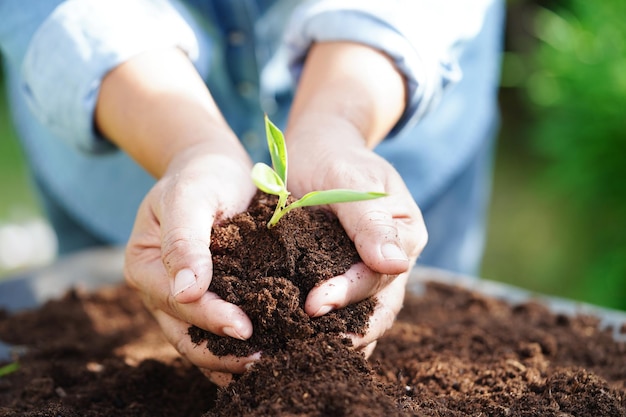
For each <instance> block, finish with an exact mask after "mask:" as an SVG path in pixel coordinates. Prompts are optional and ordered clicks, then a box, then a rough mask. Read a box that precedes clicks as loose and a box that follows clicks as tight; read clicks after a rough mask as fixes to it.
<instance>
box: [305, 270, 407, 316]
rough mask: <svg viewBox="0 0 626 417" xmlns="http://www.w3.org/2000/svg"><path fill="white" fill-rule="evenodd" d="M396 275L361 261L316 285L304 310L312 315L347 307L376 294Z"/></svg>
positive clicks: (320, 314) (321, 314) (308, 297)
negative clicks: (370, 266) (379, 270)
mask: <svg viewBox="0 0 626 417" xmlns="http://www.w3.org/2000/svg"><path fill="white" fill-rule="evenodd" d="M395 277H396V275H386V274H379V273H377V272H374V271H372V270H371V269H370V268H369V267H368V266H366V265H365V264H364V263H362V262H359V263H357V264H355V265H353V266H352V267H351V268H350V269H349V270H348V271H346V273H344V274H342V275H338V276H336V277H333V278H331V279H329V280H327V281H324V282H323V283H321V284H320V285H318V286H316V287H314V288H313V289H312V290H311V291H310V292H309V294H308V296H307V299H306V302H305V303H304V311H306V313H307V314H309V315H310V316H312V317H319V316H323V315H324V314H326V313H328V312H329V311H332V310H336V309H339V308H343V307H346V306H347V305H349V304H352V303H355V302H357V301H361V300H364V299H366V298H367V297H370V296H372V295H374V294H376V293H377V292H379V291H380V290H381V289H382V288H384V287H385V286H386V285H387V284H389V283H390V282H391V281H392V280H393V279H394V278H395Z"/></svg>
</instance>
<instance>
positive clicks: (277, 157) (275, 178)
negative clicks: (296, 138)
mask: <svg viewBox="0 0 626 417" xmlns="http://www.w3.org/2000/svg"><path fill="white" fill-rule="evenodd" d="M265 134H266V136H267V146H268V148H269V151H270V156H271V159H272V167H273V168H270V167H269V166H268V165H267V164H264V163H263V162H258V163H257V164H255V165H254V167H253V168H252V181H253V182H254V184H255V185H256V186H257V188H258V189H259V190H261V191H263V192H265V193H267V194H273V195H277V196H278V204H276V209H275V211H274V214H273V215H272V218H271V219H270V220H269V222H268V223H267V227H268V228H272V227H274V226H275V225H276V224H277V223H278V221H279V220H280V219H281V217H283V216H284V215H285V214H287V213H289V212H290V211H291V210H293V209H295V208H298V207H306V206H318V205H323V204H335V203H347V202H352V201H362V200H372V199H374V198H380V197H384V196H386V195H387V194H385V193H377V192H363V191H356V190H347V189H334V190H324V191H312V192H310V193H308V194H305V195H304V196H303V197H302V198H301V199H299V200H296V201H294V202H292V203H291V204H289V205H287V198H288V197H289V195H290V194H291V193H290V192H289V191H288V190H287V147H286V145H285V137H284V136H283V133H282V132H281V131H280V129H278V128H277V127H276V126H275V125H274V123H272V122H271V121H270V119H269V118H268V117H267V115H265Z"/></svg>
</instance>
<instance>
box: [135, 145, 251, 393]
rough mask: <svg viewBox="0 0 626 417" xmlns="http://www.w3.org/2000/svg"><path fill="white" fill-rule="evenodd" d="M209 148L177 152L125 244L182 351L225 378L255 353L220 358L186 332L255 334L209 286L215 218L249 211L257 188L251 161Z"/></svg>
mask: <svg viewBox="0 0 626 417" xmlns="http://www.w3.org/2000/svg"><path fill="white" fill-rule="evenodd" d="M206 148H207V147H206V146H203V145H197V146H194V147H192V148H190V149H187V150H186V151H184V152H182V153H180V154H179V155H177V156H176V157H175V158H174V159H173V161H172V163H171V164H170V167H169V169H168V170H167V171H166V172H165V175H164V176H163V177H162V178H161V179H160V180H159V181H158V182H157V184H156V185H155V186H154V188H153V189H152V190H151V191H150V192H149V193H148V195H147V196H146V197H145V199H144V201H143V202H142V204H141V206H140V208H139V211H138V214H137V217H136V220H135V226H134V228H133V231H132V234H131V237H130V240H129V242H128V245H127V249H126V263H125V275H126V279H127V281H128V283H129V284H130V285H131V286H132V287H134V288H135V289H136V290H138V292H139V294H140V295H141V297H142V298H143V301H144V303H145V304H146V306H147V307H148V308H149V309H150V311H151V312H152V314H153V315H154V317H155V318H156V320H157V321H158V323H159V325H160V326H161V328H162V329H163V332H164V334H165V336H166V337H167V339H168V340H169V341H170V343H172V345H173V346H174V347H175V348H176V349H177V350H178V351H179V352H180V353H181V355H183V356H184V357H186V358H187V359H189V360H190V361H191V362H192V363H193V364H195V365H196V366H198V367H199V368H200V369H201V370H203V372H204V373H205V374H207V375H208V376H209V377H210V378H211V379H212V380H213V382H215V383H218V384H225V383H226V382H227V381H228V379H229V378H228V374H229V373H242V372H244V370H245V366H246V364H248V363H250V362H252V361H253V360H255V359H257V357H256V356H252V357H248V358H235V357H222V358H218V357H216V356H214V355H212V354H211V353H210V352H209V351H208V350H207V349H206V348H205V347H204V346H196V345H194V344H193V343H192V342H191V340H190V338H189V335H188V334H187V330H188V328H189V326H190V325H192V324H193V325H196V326H198V327H201V328H203V329H206V330H208V331H210V332H212V333H215V334H217V335H221V336H230V337H235V338H238V339H247V338H249V337H250V336H251V335H252V324H251V322H250V320H249V318H248V317H247V316H246V315H245V314H244V313H243V311H242V310H241V309H240V308H239V307H237V306H235V305H233V304H230V303H227V302H225V301H223V300H222V299H220V298H219V297H218V296H217V295H216V294H215V293H213V292H210V291H207V289H208V287H209V284H210V282H211V277H212V262H211V253H210V252H209V243H210V237H211V228H212V225H213V222H214V221H216V220H219V219H220V218H225V217H229V216H232V215H234V214H236V213H238V212H241V211H244V210H245V209H246V208H247V206H248V204H249V202H250V199H251V198H252V196H253V195H254V192H255V189H254V186H253V185H252V183H251V181H250V168H251V167H250V162H249V161H248V160H247V159H242V158H239V159H237V158H234V157H232V156H229V155H225V154H216V153H213V151H212V150H209V149H206ZM257 356H258V355H257ZM222 373H226V374H222Z"/></svg>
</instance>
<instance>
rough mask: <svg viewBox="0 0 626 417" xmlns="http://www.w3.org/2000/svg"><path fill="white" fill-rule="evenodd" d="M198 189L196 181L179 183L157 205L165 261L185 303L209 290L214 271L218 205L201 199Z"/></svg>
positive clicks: (174, 289) (178, 296)
mask: <svg viewBox="0 0 626 417" xmlns="http://www.w3.org/2000/svg"><path fill="white" fill-rule="evenodd" d="M198 191H199V190H197V189H196V185H195V184H191V183H189V184H185V183H182V184H177V185H176V186H174V187H170V188H169V190H168V192H167V193H164V195H163V197H162V199H161V201H160V202H159V203H160V204H159V207H158V208H157V213H158V214H157V216H158V218H159V222H160V230H161V256H162V262H163V265H164V266H165V269H166V271H167V272H168V275H169V276H170V278H171V281H170V292H171V294H172V295H173V296H174V297H175V298H176V299H177V300H178V301H179V302H181V303H186V302H193V301H195V300H197V299H198V298H199V297H200V296H201V295H202V294H203V293H205V292H206V291H207V289H208V287H209V284H210V282H211V277H212V273H213V264H212V261H211V252H210V250H209V246H210V243H211V229H212V227H213V221H214V218H215V214H214V213H215V212H216V211H217V206H216V204H215V202H214V201H212V200H211V199H209V198H198V195H199V194H198Z"/></svg>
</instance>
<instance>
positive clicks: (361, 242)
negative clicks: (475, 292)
mask: <svg viewBox="0 0 626 417" xmlns="http://www.w3.org/2000/svg"><path fill="white" fill-rule="evenodd" d="M293 132H294V134H297V132H298V129H293ZM301 132H304V131H301ZM307 132H310V133H304V134H303V136H306V135H313V134H314V133H313V131H312V130H311V129H308V130H307ZM330 136H331V135H329V134H328V133H327V134H326V135H324V136H321V135H320V136H318V137H317V138H315V139H313V138H305V137H299V138H295V140H293V141H292V142H291V143H290V149H289V156H290V162H291V163H290V174H289V176H290V181H291V183H290V188H291V189H292V192H293V193H294V194H296V195H301V194H303V193H306V192H309V191H312V190H324V189H332V188H350V189H356V190H360V191H378V192H385V193H386V194H387V196H386V197H383V198H380V199H376V200H368V201H361V202H354V203H341V204H335V205H332V206H330V209H331V210H332V211H333V212H334V213H335V214H336V215H337V217H338V219H339V221H340V222H341V224H342V225H343V227H344V229H345V230H346V232H347V234H348V236H349V237H350V238H351V239H352V241H353V242H354V244H355V246H356V249H357V251H358V253H359V255H360V257H361V259H362V261H363V262H362V263H359V264H356V265H354V266H353V267H352V268H351V269H350V270H348V271H347V272H346V273H344V274H343V275H340V276H337V277H334V278H332V279H330V280H328V281H326V282H324V283H322V284H321V285H319V286H318V287H316V288H314V289H313V290H312V291H311V292H310V293H309V295H308V297H307V300H306V304H305V310H306V312H307V313H308V314H309V315H311V316H321V315H323V314H326V313H327V312H329V311H331V310H335V309H339V308H342V307H345V306H347V305H349V304H352V303H355V302H358V301H360V300H363V299H365V298H367V297H370V296H374V297H376V299H377V307H376V308H375V311H374V313H373V315H372V316H371V317H370V322H369V329H368V332H367V334H365V335H362V336H358V335H351V337H352V340H353V343H354V345H355V346H356V347H357V348H359V349H363V350H364V351H365V353H366V354H369V353H371V351H372V350H373V348H374V346H375V342H376V340H378V339H379V338H380V337H381V336H382V335H383V334H384V333H385V331H386V330H388V329H389V328H390V327H391V325H392V324H393V322H394V319H395V317H396V315H397V313H398V312H399V310H400V308H401V307H402V303H403V299H404V292H405V285H406V282H407V279H408V275H409V273H410V270H411V269H412V267H413V266H414V264H415V261H416V259H417V257H418V256H419V254H420V252H421V251H422V250H423V248H424V246H425V245H426V241H427V238H428V235H427V232H426V227H425V225H424V221H423V218H422V215H421V212H420V210H419V208H418V207H417V205H416V203H415V201H414V199H413V197H412V196H411V194H410V192H409V191H408V189H407V187H406V186H405V184H404V181H403V180H402V178H401V177H400V175H399V174H398V172H397V171H396V170H395V169H394V168H393V167H392V166H391V165H390V164H389V163H388V162H387V161H385V160H384V159H383V158H381V157H380V156H378V155H377V154H375V153H374V152H372V151H371V150H369V149H367V148H366V147H365V146H364V144H363V141H362V140H360V139H359V137H358V132H355V131H354V130H353V129H351V128H347V129H344V128H342V127H341V126H337V128H336V130H335V131H333V135H332V136H333V137H330ZM288 143H289V140H288Z"/></svg>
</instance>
